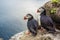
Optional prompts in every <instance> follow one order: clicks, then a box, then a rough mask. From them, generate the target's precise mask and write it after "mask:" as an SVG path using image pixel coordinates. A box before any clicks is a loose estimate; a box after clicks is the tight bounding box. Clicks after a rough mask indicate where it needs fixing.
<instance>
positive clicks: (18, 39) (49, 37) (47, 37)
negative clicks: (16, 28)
mask: <svg viewBox="0 0 60 40" xmlns="http://www.w3.org/2000/svg"><path fill="white" fill-rule="evenodd" d="M25 32H26V31H25ZM25 32H21V33H18V34H16V35H14V36H13V37H11V39H10V40H60V34H55V35H53V34H50V33H48V32H46V31H44V32H41V31H40V30H39V31H38V34H37V36H35V37H34V36H32V35H31V34H29V35H27V34H26V33H25Z"/></svg>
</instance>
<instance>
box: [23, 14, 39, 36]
mask: <svg viewBox="0 0 60 40" xmlns="http://www.w3.org/2000/svg"><path fill="white" fill-rule="evenodd" d="M24 20H27V28H28V30H29V32H30V33H31V34H32V35H33V36H36V35H37V29H38V22H37V20H35V19H34V17H33V16H32V15H31V14H29V13H28V14H27V15H26V16H24Z"/></svg>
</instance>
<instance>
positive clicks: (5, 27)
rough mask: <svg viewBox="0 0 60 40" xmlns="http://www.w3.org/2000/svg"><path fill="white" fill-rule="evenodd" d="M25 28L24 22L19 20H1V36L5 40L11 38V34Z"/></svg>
mask: <svg viewBox="0 0 60 40" xmlns="http://www.w3.org/2000/svg"><path fill="white" fill-rule="evenodd" d="M23 30H25V29H24V28H23V29H22V24H21V22H19V21H16V20H15V21H8V22H7V21H5V22H0V38H3V39H4V40H8V39H10V37H11V36H13V35H14V34H16V33H19V32H21V31H23Z"/></svg>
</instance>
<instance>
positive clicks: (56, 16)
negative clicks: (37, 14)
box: [43, 1, 60, 29]
mask: <svg viewBox="0 0 60 40" xmlns="http://www.w3.org/2000/svg"><path fill="white" fill-rule="evenodd" d="M43 7H44V8H45V9H46V15H47V16H50V17H51V18H52V19H53V21H54V22H55V23H56V25H58V24H59V26H60V2H59V3H58V4H56V5H55V4H54V5H53V3H52V2H51V1H49V2H47V3H45V5H44V6H43ZM59 29H60V27H59Z"/></svg>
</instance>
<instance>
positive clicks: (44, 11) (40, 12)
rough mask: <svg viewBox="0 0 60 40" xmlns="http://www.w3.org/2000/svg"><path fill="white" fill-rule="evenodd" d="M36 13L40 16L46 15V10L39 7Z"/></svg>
mask: <svg viewBox="0 0 60 40" xmlns="http://www.w3.org/2000/svg"><path fill="white" fill-rule="evenodd" d="M37 13H39V14H40V15H41V14H43V15H46V10H45V8H43V7H41V8H39V9H38V10H37Z"/></svg>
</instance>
